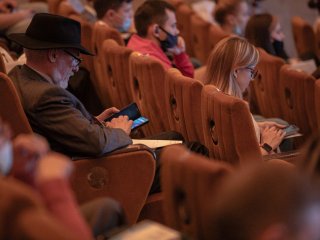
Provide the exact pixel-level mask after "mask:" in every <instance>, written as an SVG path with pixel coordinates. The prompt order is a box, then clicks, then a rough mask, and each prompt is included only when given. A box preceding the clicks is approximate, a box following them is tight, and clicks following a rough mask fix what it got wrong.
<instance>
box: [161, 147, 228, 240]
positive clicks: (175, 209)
mask: <svg viewBox="0 0 320 240" xmlns="http://www.w3.org/2000/svg"><path fill="white" fill-rule="evenodd" d="M161 161H162V163H163V164H162V172H161V181H162V189H163V201H164V202H163V210H164V215H165V220H166V224H167V225H168V226H169V227H172V228H174V229H177V230H178V231H181V232H182V233H184V234H186V235H187V236H188V237H190V239H203V237H204V236H203V234H204V232H205V229H204V226H205V223H206V221H207V216H208V215H207V214H208V212H207V209H208V208H209V206H212V204H214V202H212V199H214V198H215V197H216V196H217V197H218V195H219V190H220V189H221V187H222V186H223V181H224V180H225V179H226V178H227V176H228V175H229V174H231V173H232V169H233V168H232V167H231V166H229V165H228V164H226V163H223V162H219V161H216V160H213V161H209V159H207V158H205V157H203V156H200V155H197V154H194V153H191V152H189V150H187V149H186V148H184V147H182V146H170V147H167V148H165V149H164V150H163V152H162V155H161ZM209 199H210V200H209Z"/></svg>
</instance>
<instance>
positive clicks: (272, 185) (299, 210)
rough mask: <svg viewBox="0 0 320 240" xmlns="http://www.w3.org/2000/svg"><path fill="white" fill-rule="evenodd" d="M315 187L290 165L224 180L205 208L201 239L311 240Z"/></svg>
mask: <svg viewBox="0 0 320 240" xmlns="http://www.w3.org/2000/svg"><path fill="white" fill-rule="evenodd" d="M318 189H319V186H318V185H315V184H314V183H312V182H310V181H309V179H308V178H307V177H306V176H305V175H303V174H299V173H298V171H296V170H295V169H292V168H287V167H284V166H281V165H274V164H270V165H269V164H268V165H264V166H262V165H257V166H255V167H249V168H246V169H244V168H243V169H242V170H240V171H239V172H237V173H235V174H234V175H233V176H231V177H230V178H229V179H227V180H226V182H225V183H224V186H223V188H222V190H221V192H220V194H219V198H218V199H216V198H215V201H214V204H212V208H211V209H208V212H209V217H208V218H207V221H206V226H205V229H206V230H205V235H206V238H205V239H210V240H288V239H291V240H293V239H294V240H306V239H308V240H316V239H319V237H320V230H319V218H320V199H319V190H318Z"/></svg>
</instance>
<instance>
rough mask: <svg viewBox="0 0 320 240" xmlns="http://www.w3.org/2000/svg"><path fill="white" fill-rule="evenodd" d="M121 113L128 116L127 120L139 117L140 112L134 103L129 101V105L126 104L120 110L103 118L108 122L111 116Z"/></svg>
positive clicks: (115, 116)
mask: <svg viewBox="0 0 320 240" xmlns="http://www.w3.org/2000/svg"><path fill="white" fill-rule="evenodd" d="M121 115H123V116H124V115H126V116H128V118H129V120H135V119H137V118H139V117H141V113H140V111H139V108H138V106H137V104H136V103H131V104H130V105H128V106H126V107H125V108H123V109H121V110H120V112H117V113H115V114H113V115H112V116H111V117H108V118H107V119H105V121H106V122H110V121H111V120H112V119H113V118H117V117H119V116H121Z"/></svg>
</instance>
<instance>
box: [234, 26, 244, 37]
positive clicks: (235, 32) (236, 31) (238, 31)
mask: <svg viewBox="0 0 320 240" xmlns="http://www.w3.org/2000/svg"><path fill="white" fill-rule="evenodd" d="M233 33H234V34H236V35H238V36H242V34H243V33H242V29H241V27H239V26H238V25H236V26H235V28H234V29H233Z"/></svg>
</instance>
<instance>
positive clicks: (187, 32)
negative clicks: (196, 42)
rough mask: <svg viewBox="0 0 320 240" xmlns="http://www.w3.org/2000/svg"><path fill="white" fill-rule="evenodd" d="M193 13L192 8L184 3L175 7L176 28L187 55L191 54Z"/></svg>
mask: <svg viewBox="0 0 320 240" xmlns="http://www.w3.org/2000/svg"><path fill="white" fill-rule="evenodd" d="M193 14H194V12H193V10H192V9H191V7H190V6H189V5H188V4H186V3H181V4H179V5H178V6H177V7H176V17H177V28H178V29H179V31H180V35H181V36H182V37H183V39H184V41H185V43H186V52H187V53H188V54H189V56H193V48H192V36H191V16H192V15H193Z"/></svg>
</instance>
